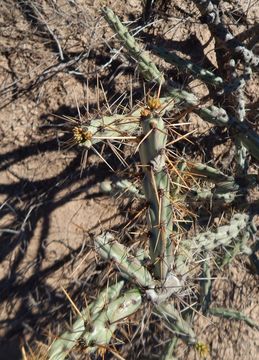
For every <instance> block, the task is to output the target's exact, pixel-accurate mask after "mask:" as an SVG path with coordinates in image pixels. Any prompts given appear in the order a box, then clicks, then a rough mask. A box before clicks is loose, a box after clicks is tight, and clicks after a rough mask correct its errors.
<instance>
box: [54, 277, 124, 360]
mask: <svg viewBox="0 0 259 360" xmlns="http://www.w3.org/2000/svg"><path fill="white" fill-rule="evenodd" d="M123 285H124V281H119V282H118V283H116V284H115V285H112V286H109V287H108V288H107V289H105V290H103V291H102V292H101V293H100V294H99V296H98V298H97V300H96V301H94V302H93V303H91V304H90V305H89V306H88V307H87V308H86V309H84V310H82V312H81V316H80V317H78V318H77V320H76V321H75V322H74V324H73V325H72V328H71V330H70V331H66V332H65V333H64V334H62V335H61V336H60V337H59V338H58V339H57V340H55V341H54V342H53V343H52V345H51V347H50V350H49V354H48V355H49V359H50V360H63V359H65V358H66V356H67V355H68V354H69V352H70V351H71V350H72V348H73V347H74V346H75V345H76V342H77V341H78V339H79V338H80V337H81V336H82V335H83V333H84V332H85V323H86V322H89V321H90V320H91V321H93V320H95V319H96V318H97V317H98V315H99V314H100V313H101V312H102V310H103V308H104V307H105V306H106V304H107V303H109V302H110V301H113V300H115V299H117V298H118V296H119V294H120V291H121V289H122V287H123Z"/></svg>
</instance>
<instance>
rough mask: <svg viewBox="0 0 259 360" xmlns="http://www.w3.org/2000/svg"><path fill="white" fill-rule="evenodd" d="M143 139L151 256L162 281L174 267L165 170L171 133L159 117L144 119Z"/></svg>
mask: <svg viewBox="0 0 259 360" xmlns="http://www.w3.org/2000/svg"><path fill="white" fill-rule="evenodd" d="M141 122H142V129H143V139H142V140H141V145H140V148H139V154H140V160H141V164H142V166H143V170H144V173H145V177H144V180H143V191H144V194H145V197H146V200H147V201H148V203H149V225H150V230H151V235H150V256H151V260H152V262H153V264H154V273H155V276H156V277H157V278H159V279H161V280H164V279H166V275H167V273H168V271H169V270H170V267H171V264H172V260H173V259H172V251H173V249H172V241H171V238H170V235H171V233H172V208H171V202H170V179H169V175H168V173H167V170H166V167H165V147H166V142H167V130H166V128H165V125H164V122H163V119H162V118H161V117H159V116H157V115H156V114H153V115H152V116H146V117H142V121H141Z"/></svg>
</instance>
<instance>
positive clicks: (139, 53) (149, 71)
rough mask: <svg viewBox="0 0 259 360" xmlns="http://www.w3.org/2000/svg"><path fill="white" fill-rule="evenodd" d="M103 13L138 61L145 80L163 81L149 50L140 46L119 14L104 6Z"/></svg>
mask: <svg viewBox="0 0 259 360" xmlns="http://www.w3.org/2000/svg"><path fill="white" fill-rule="evenodd" d="M102 13H103V15H104V17H105V20H106V21H107V22H108V23H109V25H110V26H111V28H112V29H113V31H114V32H115V33H116V35H117V37H118V38H119V40H120V41H121V43H122V44H123V46H124V47H125V48H126V49H127V50H128V52H129V54H130V55H131V56H132V57H133V58H134V59H135V60H136V61H137V63H138V65H139V68H140V71H141V73H142V75H143V77H144V78H145V80H147V81H156V82H158V83H163V82H164V77H163V74H162V73H161V72H160V71H159V70H158V69H157V67H156V65H155V64H154V63H153V62H152V61H151V60H150V58H149V56H148V54H147V52H145V51H143V50H142V49H141V48H140V47H139V45H138V44H137V42H136V40H135V39H134V37H133V36H132V35H131V34H130V33H129V31H128V29H127V27H126V26H124V25H123V24H122V22H121V21H120V19H119V18H118V16H117V15H115V14H114V12H113V11H112V10H111V9H110V8H108V7H103V8H102Z"/></svg>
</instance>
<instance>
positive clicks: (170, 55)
mask: <svg viewBox="0 0 259 360" xmlns="http://www.w3.org/2000/svg"><path fill="white" fill-rule="evenodd" d="M152 48H153V49H154V51H155V52H156V53H157V54H158V55H159V56H160V57H161V58H162V59H164V60H165V61H166V62H167V63H169V64H172V65H175V66H176V67H177V68H178V69H179V70H182V71H184V72H186V71H189V73H191V74H192V75H194V76H195V77H198V78H200V79H201V80H203V81H204V82H206V83H209V84H211V85H214V86H221V85H223V79H222V78H221V77H219V76H216V75H215V74H214V73H213V72H212V71H209V70H206V69H202V68H200V67H199V66H198V65H196V64H194V63H192V62H191V61H189V60H183V59H182V58H180V57H179V56H178V55H176V54H175V53H174V52H169V51H167V50H165V49H163V48H161V47H155V46H154V47H152Z"/></svg>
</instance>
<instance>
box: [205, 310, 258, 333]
mask: <svg viewBox="0 0 259 360" xmlns="http://www.w3.org/2000/svg"><path fill="white" fill-rule="evenodd" d="M208 312H209V313H210V314H211V315H213V316H220V317H224V318H226V319H232V320H240V321H244V322H245V323H246V324H247V325H249V326H250V327H251V328H254V329H256V330H259V324H257V323H256V322H255V321H254V320H252V319H251V318H249V317H248V316H246V315H245V314H242V313H241V312H239V311H236V310H232V309H225V308H220V307H219V308H210V309H209V311H208Z"/></svg>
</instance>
